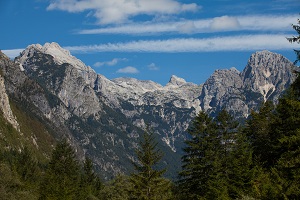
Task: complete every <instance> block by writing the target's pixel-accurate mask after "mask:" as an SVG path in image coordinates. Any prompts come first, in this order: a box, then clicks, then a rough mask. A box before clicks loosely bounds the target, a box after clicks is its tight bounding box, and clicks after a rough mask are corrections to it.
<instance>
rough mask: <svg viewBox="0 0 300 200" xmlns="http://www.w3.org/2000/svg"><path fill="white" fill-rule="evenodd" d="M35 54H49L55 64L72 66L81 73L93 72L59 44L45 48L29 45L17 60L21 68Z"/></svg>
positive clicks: (50, 44) (45, 45) (51, 44)
mask: <svg viewBox="0 0 300 200" xmlns="http://www.w3.org/2000/svg"><path fill="white" fill-rule="evenodd" d="M35 52H40V53H43V54H48V55H51V56H52V57H53V60H54V62H55V63H57V64H59V65H61V64H64V63H67V64H70V65H72V66H73V67H75V68H76V69H78V70H81V71H93V70H92V68H90V67H88V66H86V65H85V64H84V63H83V62H82V61H81V60H79V59H77V58H76V57H74V56H72V55H71V53H70V51H68V50H67V49H64V48H62V47H61V46H60V45H59V44H57V43H55V42H52V43H45V44H44V46H42V45H40V44H32V45H29V46H28V47H27V48H26V49H25V50H24V51H23V52H22V53H21V55H20V56H19V57H17V58H16V60H17V61H18V62H19V63H20V67H21V68H22V67H23V66H24V65H26V61H27V60H28V59H29V58H31V57H33V56H34V53H35Z"/></svg>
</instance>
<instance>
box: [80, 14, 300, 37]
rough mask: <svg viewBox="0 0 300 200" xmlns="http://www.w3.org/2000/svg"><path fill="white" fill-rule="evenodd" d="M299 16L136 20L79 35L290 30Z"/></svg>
mask: <svg viewBox="0 0 300 200" xmlns="http://www.w3.org/2000/svg"><path fill="white" fill-rule="evenodd" d="M298 18H299V15H251V16H235V17H231V16H223V17H218V18H210V19H200V20H180V21H176V22H175V21H165V22H152V23H150V22H147V23H135V24H126V25H119V26H110V27H106V28H99V29H86V30H80V31H78V32H77V33H78V34H131V35H134V34H163V33H188V34H190V33H209V32H218V31H245V30H246V31H247V30H249V31H280V32H282V31H289V30H291V26H290V25H291V24H292V23H294V24H295V23H297V21H296V19H298Z"/></svg>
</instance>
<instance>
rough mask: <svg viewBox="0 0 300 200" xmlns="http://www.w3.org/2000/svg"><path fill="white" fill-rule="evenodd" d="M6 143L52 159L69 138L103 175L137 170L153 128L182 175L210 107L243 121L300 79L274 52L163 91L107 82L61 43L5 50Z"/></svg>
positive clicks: (1, 107)
mask: <svg viewBox="0 0 300 200" xmlns="http://www.w3.org/2000/svg"><path fill="white" fill-rule="evenodd" d="M0 69H1V70H0V93H1V95H0V111H1V112H0V115H1V118H0V124H1V126H2V128H1V129H0V145H1V146H2V147H1V148H2V149H9V148H21V147H23V146H25V145H29V146H31V148H32V150H33V151H34V152H36V153H37V155H39V156H40V157H41V158H44V159H48V158H49V156H50V154H51V149H53V145H54V144H55V141H56V140H58V139H61V138H67V139H68V140H69V142H70V143H71V144H72V145H73V147H74V149H75V150H76V153H77V155H78V158H79V159H83V158H84V157H85V156H88V157H90V158H91V159H92V160H93V163H94V165H95V167H96V168H97V170H98V171H99V172H101V174H102V175H103V177H104V178H106V179H110V178H111V177H113V176H114V175H116V174H119V173H130V172H131V171H132V164H131V162H134V161H135V160H136V157H135V152H134V151H135V149H136V148H137V147H138V143H139V138H140V135H141V134H142V133H143V131H144V129H145V127H146V126H147V125H149V126H150V127H151V129H152V130H153V131H154V133H156V134H155V136H156V137H157V141H158V147H159V148H160V149H161V150H162V151H163V152H164V155H165V156H164V158H163V162H162V164H161V165H162V166H166V167H167V169H168V173H167V174H166V175H167V176H168V177H172V178H175V177H174V175H175V174H176V171H178V170H180V166H181V163H180V158H181V155H182V150H181V149H182V147H183V146H184V140H185V139H186V138H187V137H188V135H187V129H188V127H189V124H190V122H191V120H192V119H193V118H194V117H195V116H196V114H197V113H198V112H199V111H201V110H203V111H206V112H207V113H209V114H210V115H211V116H216V114H217V113H218V112H219V111H220V110H222V109H226V110H227V111H228V112H229V113H230V114H232V115H233V116H234V117H235V118H236V119H237V120H239V121H244V120H245V119H246V118H247V117H248V116H249V114H250V112H251V111H252V110H254V111H255V110H257V109H258V108H259V106H260V105H262V103H263V102H265V101H267V100H271V101H273V102H275V103H276V102H277V101H278V98H279V97H280V95H282V94H283V93H284V91H285V90H286V89H287V88H288V87H289V85H290V84H291V83H292V82H293V80H295V75H294V73H293V69H294V66H293V63H292V62H290V61H289V60H288V59H286V58H285V57H283V56H282V55H280V54H276V53H272V52H269V51H266V50H265V51H260V52H255V53H253V54H252V55H251V56H250V58H249V60H248V63H247V65H246V66H245V68H244V70H243V71H241V72H240V71H238V70H237V69H235V68H231V69H223V70H216V71H215V72H214V73H213V74H212V75H211V76H210V77H209V78H208V79H207V80H206V81H205V83H203V84H200V85H197V84H194V83H188V82H186V81H185V80H184V79H182V78H180V77H178V76H175V75H173V76H172V77H171V78H170V81H169V82H168V83H167V84H166V85H165V86H162V85H160V84H158V83H155V82H153V81H144V80H137V79H134V78H117V79H113V80H109V79H107V78H106V77H105V76H103V75H101V74H97V73H96V72H95V71H94V70H93V69H92V68H91V67H89V66H86V65H85V64H84V63H83V62H82V61H80V60H79V59H77V58H76V57H74V56H72V55H71V54H70V52H69V51H68V50H65V49H63V48H61V47H60V46H59V45H58V44H57V43H46V44H45V45H43V46H42V45H39V44H34V45H30V46H28V47H27V48H26V49H25V50H24V51H23V52H22V53H21V54H20V55H19V56H18V57H16V58H15V59H14V60H10V59H9V58H8V57H7V56H6V55H4V54H3V53H1V52H0Z"/></svg>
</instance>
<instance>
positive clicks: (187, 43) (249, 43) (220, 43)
mask: <svg viewBox="0 0 300 200" xmlns="http://www.w3.org/2000/svg"><path fill="white" fill-rule="evenodd" d="M286 37H287V35H272V34H270V35H264V34H263V35H238V36H228V37H214V38H204V39H198V38H178V39H168V40H138V41H132V42H127V43H107V44H100V45H88V46H69V47H65V48H67V49H68V50H70V51H71V52H73V53H89V52H157V53H160V52H164V53H173V52H218V51H220V52H222V51H257V50H264V49H267V50H284V49H293V48H296V47H297V44H291V43H289V42H288V41H287V40H286Z"/></svg>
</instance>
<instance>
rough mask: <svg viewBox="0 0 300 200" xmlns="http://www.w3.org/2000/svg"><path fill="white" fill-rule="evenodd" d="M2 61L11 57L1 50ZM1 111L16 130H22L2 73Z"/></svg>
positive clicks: (0, 60) (0, 89)
mask: <svg viewBox="0 0 300 200" xmlns="http://www.w3.org/2000/svg"><path fill="white" fill-rule="evenodd" d="M0 62H1V64H2V63H4V62H9V58H8V57H6V56H5V55H4V54H2V52H0ZM1 64H0V65H1ZM0 111H1V112H2V113H3V116H4V118H5V119H6V120H7V121H8V122H9V123H11V125H12V126H13V127H14V128H15V129H16V130H18V131H20V127H19V123H18V121H17V120H16V118H15V116H14V114H13V112H12V110H11V107H10V104H9V99H8V95H7V92H6V89H5V82H4V77H3V76H2V75H0Z"/></svg>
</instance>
